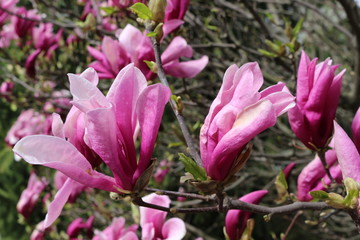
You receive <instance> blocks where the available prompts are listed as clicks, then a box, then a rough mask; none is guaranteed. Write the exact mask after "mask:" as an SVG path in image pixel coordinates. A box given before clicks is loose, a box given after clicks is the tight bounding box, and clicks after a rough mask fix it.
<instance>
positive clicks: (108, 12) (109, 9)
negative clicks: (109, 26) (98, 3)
mask: <svg viewBox="0 0 360 240" xmlns="http://www.w3.org/2000/svg"><path fill="white" fill-rule="evenodd" d="M100 9H101V10H103V11H104V12H105V14H106V15H105V16H110V15H112V14H114V13H116V12H117V11H118V9H117V8H116V7H100Z"/></svg>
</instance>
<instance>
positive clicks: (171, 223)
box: [162, 218, 186, 240]
mask: <svg viewBox="0 0 360 240" xmlns="http://www.w3.org/2000/svg"><path fill="white" fill-rule="evenodd" d="M185 234H186V228H185V223H184V221H183V220H182V219H180V218H170V219H169V220H167V221H166V222H165V224H164V226H163V227H162V236H163V238H164V239H167V240H180V239H183V237H184V236H185Z"/></svg>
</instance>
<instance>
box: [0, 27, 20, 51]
mask: <svg viewBox="0 0 360 240" xmlns="http://www.w3.org/2000/svg"><path fill="white" fill-rule="evenodd" d="M14 39H17V36H16V34H15V29H14V25H12V24H6V25H5V26H3V28H2V30H1V31H0V48H6V47H8V46H10V43H11V41H12V40H14Z"/></svg>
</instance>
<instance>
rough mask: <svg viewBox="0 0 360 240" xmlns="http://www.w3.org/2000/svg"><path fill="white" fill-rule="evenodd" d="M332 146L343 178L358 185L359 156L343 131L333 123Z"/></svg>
mask: <svg viewBox="0 0 360 240" xmlns="http://www.w3.org/2000/svg"><path fill="white" fill-rule="evenodd" d="M334 128H335V132H334V146H335V151H336V156H337V158H338V161H339V164H340V167H341V171H342V175H343V178H344V179H345V178H352V179H354V180H355V181H357V182H359V183H360V174H359V173H360V155H359V152H358V151H357V149H356V147H355V145H354V143H353V142H352V141H351V139H350V138H349V136H348V135H347V134H346V133H345V131H344V130H343V129H342V128H341V127H340V126H339V124H337V123H336V122H335V121H334Z"/></svg>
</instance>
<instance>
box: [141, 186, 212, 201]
mask: <svg viewBox="0 0 360 240" xmlns="http://www.w3.org/2000/svg"><path fill="white" fill-rule="evenodd" d="M145 191H149V192H155V193H156V194H159V195H168V196H174V197H185V198H193V199H200V200H203V201H206V202H209V201H214V200H215V198H214V197H212V196H204V195H199V194H195V193H180V192H174V191H167V190H161V189H156V188H145Z"/></svg>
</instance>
